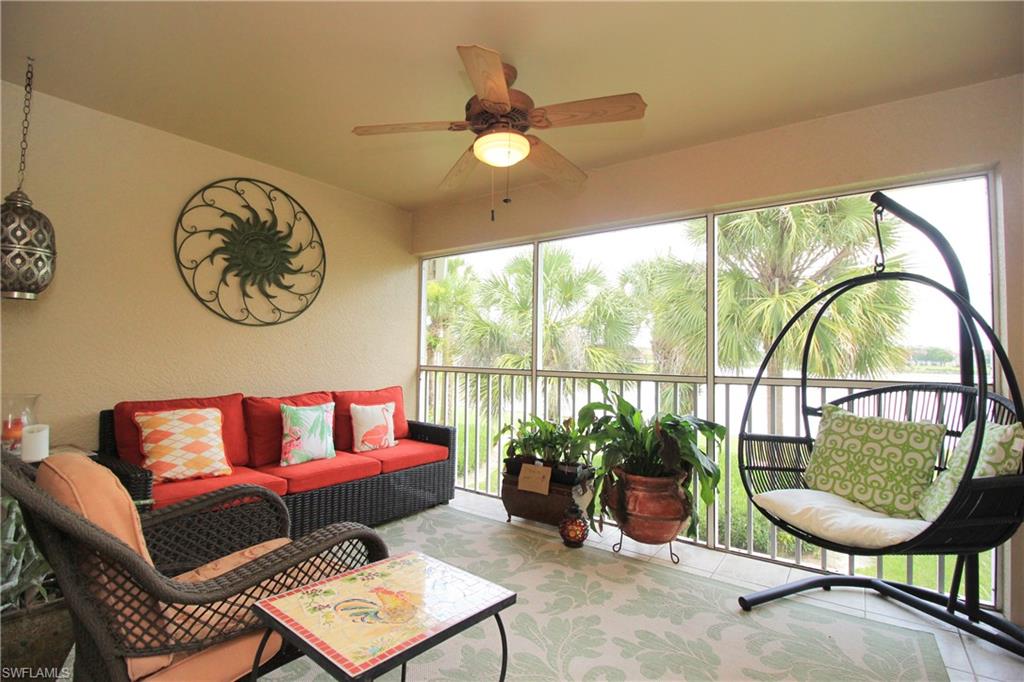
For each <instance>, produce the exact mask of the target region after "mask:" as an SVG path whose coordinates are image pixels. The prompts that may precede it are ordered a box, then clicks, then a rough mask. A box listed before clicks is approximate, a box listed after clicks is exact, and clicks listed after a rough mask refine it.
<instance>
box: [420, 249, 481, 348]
mask: <svg viewBox="0 0 1024 682" xmlns="http://www.w3.org/2000/svg"><path fill="white" fill-rule="evenodd" d="M425 267H426V273H425V275H426V285H425V288H426V291H425V294H426V302H427V309H426V313H427V320H426V330H425V331H426V351H427V357H426V361H427V364H431V365H445V366H447V365H450V364H451V363H452V361H453V360H454V352H455V348H456V339H455V338H454V332H455V329H456V328H457V326H458V324H459V322H460V321H461V320H462V319H463V318H464V317H465V316H466V314H467V313H468V311H469V310H471V309H472V303H473V290H474V288H475V286H476V284H477V281H478V280H477V277H476V275H475V273H474V272H473V268H472V267H471V266H469V265H467V264H466V261H465V260H463V259H462V258H459V257H457V256H452V257H449V258H434V259H431V260H428V261H426V262H425Z"/></svg>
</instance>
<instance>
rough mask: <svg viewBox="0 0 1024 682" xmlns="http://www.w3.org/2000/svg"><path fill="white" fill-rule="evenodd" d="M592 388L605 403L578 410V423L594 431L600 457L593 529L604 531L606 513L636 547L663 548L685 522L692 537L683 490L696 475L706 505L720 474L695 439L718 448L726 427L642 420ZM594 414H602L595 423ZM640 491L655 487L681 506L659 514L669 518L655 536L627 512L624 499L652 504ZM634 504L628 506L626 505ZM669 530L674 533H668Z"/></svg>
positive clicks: (620, 400) (690, 419)
mask: <svg viewBox="0 0 1024 682" xmlns="http://www.w3.org/2000/svg"><path fill="white" fill-rule="evenodd" d="M595 383H597V384H598V385H599V386H600V387H601V391H602V393H603V394H604V402H597V403H590V404H589V405H586V406H584V407H583V409H582V410H580V421H588V422H589V423H592V424H593V425H594V428H593V430H592V433H591V438H592V439H593V441H594V442H595V443H596V444H597V447H598V449H599V451H600V460H599V463H598V467H597V472H596V480H595V495H594V497H593V499H592V500H591V502H590V505H589V508H588V510H587V511H588V512H589V514H590V517H591V519H593V521H592V524H597V525H599V526H600V527H601V528H603V522H604V515H605V514H606V513H607V512H609V511H610V512H611V513H612V515H613V516H614V517H615V519H616V521H617V522H618V523H619V527H620V528H622V530H623V532H624V533H625V534H626V535H629V536H630V537H633V538H634V539H636V540H638V541H640V542H668V541H669V540H671V539H672V538H673V537H675V535H676V534H678V532H679V530H680V528H681V527H682V524H683V523H685V522H686V520H687V519H688V518H689V520H690V521H691V522H690V524H689V527H688V529H687V534H688V535H689V536H690V537H695V536H696V533H697V521H698V518H697V511H696V508H695V506H694V505H693V501H692V499H691V495H690V491H689V489H688V488H687V487H686V486H685V485H684V484H685V483H686V481H687V480H688V479H689V477H690V475H691V474H692V473H694V472H695V473H696V475H697V480H698V482H699V483H700V493H701V499H702V500H703V501H704V503H705V504H709V505H710V504H712V503H713V502H714V499H715V488H716V487H717V485H718V481H719V479H720V477H721V472H720V470H719V468H718V465H717V464H715V462H713V461H712V460H711V459H710V458H709V457H708V456H707V454H706V453H705V452H704V450H702V449H701V445H700V437H703V438H704V440H705V443H711V442H713V441H715V442H721V441H722V440H723V439H724V437H725V427H724V426H721V425H719V424H715V423H714V422H710V421H707V420H704V419H700V418H698V417H694V416H678V415H674V414H666V415H663V416H660V417H659V416H653V417H651V418H649V419H647V418H645V417H644V415H643V413H642V412H641V411H640V410H638V409H637V408H636V407H635V406H634V405H633V404H632V403H630V402H629V401H628V400H626V399H625V398H624V397H623V396H621V395H619V394H618V393H615V392H613V391H609V390H608V387H607V386H606V385H605V384H603V383H601V382H595ZM598 413H603V414H602V415H601V416H600V417H597V414H598ZM652 479H662V480H661V481H660V482H659V481H657V480H652ZM645 485H646V486H653V485H658V487H660V488H662V489H664V490H668V491H669V493H668V494H669V497H670V498H671V497H673V496H674V497H676V498H678V500H679V502H681V506H679V505H670V507H671V508H672V511H666V512H664V513H665V514H667V515H668V516H670V517H673V518H672V519H669V518H666V523H665V524H664V528H663V529H661V530H658V531H654V530H651V532H647V530H649V529H645V528H640V526H641V519H639V518H637V519H634V520H631V519H630V518H629V514H628V513H627V511H626V508H627V503H626V497H627V495H630V496H633V495H634V494H635V496H636V498H637V499H638V500H639V502H640V503H641V504H643V503H644V502H645V501H646V499H650V498H651V496H650V495H648V494H647V493H645V492H644V491H643V490H641V488H642V487H643V486H645ZM631 489H632V490H631ZM662 501H664V500H662ZM634 504H635V502H632V501H631V503H630V505H634ZM662 507H664V505H662ZM677 508H678V510H677ZM655 515H658V514H655ZM637 516H639V515H637ZM675 517H678V518H675ZM673 527H674V528H675V531H674V532H671V529H672V528H673ZM666 529H667V530H666ZM631 531H632V532H633V534H631ZM665 536H667V537H665ZM662 537H663V538H664V539H651V538H662ZM645 538H646V539H645Z"/></svg>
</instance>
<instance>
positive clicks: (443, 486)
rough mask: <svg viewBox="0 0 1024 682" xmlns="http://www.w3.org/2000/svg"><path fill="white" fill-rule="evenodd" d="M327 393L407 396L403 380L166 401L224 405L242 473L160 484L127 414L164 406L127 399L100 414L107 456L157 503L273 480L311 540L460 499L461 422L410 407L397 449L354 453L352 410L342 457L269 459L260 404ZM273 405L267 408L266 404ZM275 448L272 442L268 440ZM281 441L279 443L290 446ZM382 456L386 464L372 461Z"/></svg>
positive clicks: (341, 438) (339, 445)
mask: <svg viewBox="0 0 1024 682" xmlns="http://www.w3.org/2000/svg"><path fill="white" fill-rule="evenodd" d="M396 391H397V393H396ZM324 395H333V396H334V397H335V402H336V405H347V403H345V401H346V400H348V401H349V402H351V400H352V399H353V397H354V398H355V399H358V400H360V401H362V402H369V401H372V400H375V399H376V400H381V399H385V398H389V397H390V398H392V399H393V398H394V397H395V396H397V400H398V401H399V402H400V401H401V389H400V388H399V387H391V388H389V389H381V390H380V391H368V392H335V393H333V394H329V393H326V392H318V393H308V394H302V395H299V396H287V397H285V398H252V397H248V398H245V397H243V396H241V394H232V395H229V396H216V397H213V398H192V399H176V400H170V401H159V405H160V406H161V407H160V409H163V408H164V407H166V409H175V408H176V406H179V405H181V406H188V407H196V406H207V405H215V406H218V407H220V408H221V409H222V413H223V415H224V438H225V449H226V450H227V452H228V456H229V459H230V460H231V464H232V470H233V473H232V475H231V476H219V477H216V478H208V479H201V480H198V481H181V482H173V483H159V482H157V483H154V480H153V474H152V473H151V472H150V471H148V470H147V469H144V468H142V467H141V466H140V465H139V464H140V463H141V452H137V451H138V450H139V446H138V445H137V442H138V441H137V438H133V437H131V436H130V431H127V430H126V425H125V423H124V422H125V416H124V415H125V414H131V411H132V410H133V409H135V407H136V406H138V407H141V409H153V406H154V405H157V403H155V402H153V401H147V402H131V403H119V404H118V406H117V408H115V409H114V410H104V411H102V412H101V413H100V415H99V450H98V453H99V457H98V461H99V462H100V463H102V464H104V465H105V466H107V467H109V468H110V469H111V470H112V471H113V472H114V473H115V474H116V475H117V477H118V478H119V479H120V480H121V482H122V484H123V485H124V486H125V488H126V489H127V490H128V492H129V493H130V494H131V496H132V497H133V498H135V499H137V500H154V506H155V507H157V508H160V507H163V506H167V505H169V504H176V503H178V502H181V501H183V500H186V499H189V498H190V497H192V496H196V495H202V494H207V493H209V492H212V491H214V490H218V489H221V488H224V487H227V486H232V485H259V486H262V487H265V488H267V489H269V490H272V491H273V492H275V493H277V494H278V495H280V496H281V497H282V498H283V500H284V502H285V505H286V506H287V508H288V512H289V514H290V516H291V536H292V537H301V536H303V535H306V534H307V533H310V532H312V531H314V530H316V529H318V528H322V527H324V526H327V525H330V524H332V523H337V522H341V521H354V522H357V523H361V524H365V525H377V524H381V523H384V522H386V521H389V520H391V519H395V518H399V517H402V516H407V515H409V514H413V513H415V512H418V511H422V510H424V509H427V508H429V507H432V506H435V505H438V504H447V502H448V501H449V500H450V499H452V497H453V496H454V493H455V429H453V428H451V427H447V426H439V425H436V424H427V423H424V422H418V421H414V420H405V418H404V412H403V411H396V435H399V431H400V429H401V432H400V437H399V440H398V443H399V445H398V447H396V448H388V449H385V450H380V451H375V452H373V453H358V454H354V453H352V452H349V450H350V449H351V447H352V446H351V435H350V431H349V436H348V441H346V440H345V438H346V436H345V430H344V427H345V425H346V422H345V420H346V419H349V417H348V414H347V411H346V409H347V407H346V409H342V410H339V411H338V412H337V413H336V419H337V421H336V424H337V426H336V437H335V447H336V449H337V454H336V457H335V458H334V459H333V460H319V461H316V462H307V463H305V464H299V465H293V466H290V467H287V468H281V467H278V466H277V463H276V462H270V461H268V458H269V457H273V456H274V455H272V453H269V452H266V451H264V452H262V453H261V452H260V450H259V444H260V443H261V442H262V443H264V444H267V443H268V438H267V434H266V433H261V432H260V430H261V427H266V426H267V423H266V419H267V418H269V416H270V414H267V416H266V418H264V421H263V422H261V421H259V419H260V418H259V417H258V416H257V413H256V411H255V410H253V409H250V408H251V407H252V406H253V405H259V403H258V402H257V401H271V402H270V404H271V405H273V404H274V403H273V401H285V402H286V403H289V404H291V403H295V404H303V400H305V402H306V403H310V402H315V401H316V400H318V399H319V396H324ZM243 399H244V401H247V402H245V403H244V404H245V407H246V409H245V410H242V411H238V410H236V408H235V406H236V403H237V404H242V402H241V401H243ZM263 408H264V412H267V410H266V406H265V405H264V406H263ZM399 416H401V420H402V426H401V427H400V426H399V420H398V417H399ZM406 423H407V424H408V426H407V433H406V427H405V424H406ZM349 428H350V425H349ZM263 430H264V431H265V430H266V429H265V428H264V429H263ZM401 436H405V437H401ZM278 438H279V436H278ZM272 441H273V437H272V436H271V437H270V442H272ZM278 442H279V441H278ZM265 447H270V446H269V444H267V445H265ZM276 447H277V448H278V449H279V447H280V446H279V445H277V446H276ZM373 461H377V462H378V464H377V465H376V466H373V465H372V464H368V462H373Z"/></svg>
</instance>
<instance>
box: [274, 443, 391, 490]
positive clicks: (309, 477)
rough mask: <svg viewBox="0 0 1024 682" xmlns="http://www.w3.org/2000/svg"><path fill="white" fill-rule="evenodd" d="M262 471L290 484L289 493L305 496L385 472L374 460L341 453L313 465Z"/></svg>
mask: <svg viewBox="0 0 1024 682" xmlns="http://www.w3.org/2000/svg"><path fill="white" fill-rule="evenodd" d="M259 471H260V472H261V473H265V474H270V475H271V476H280V477H281V478H283V479H285V480H286V481H288V492H289V493H301V492H305V491H307V490H316V489H317V488H324V487H326V486H329V485H335V484H337V483H348V482H349V481H358V480H359V479H361V478H369V477H371V476H376V475H377V474H379V473H380V472H381V465H380V462H379V461H378V460H376V459H373V458H371V457H363V456H362V455H354V454H352V453H351V452H342V451H341V450H338V451H336V452H335V453H334V457H333V458H331V459H315V460H313V461H312V462H305V463H303V464H293V465H292V466H286V467H283V466H278V465H272V466H265V467H260V468H259Z"/></svg>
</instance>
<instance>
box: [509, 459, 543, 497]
mask: <svg viewBox="0 0 1024 682" xmlns="http://www.w3.org/2000/svg"><path fill="white" fill-rule="evenodd" d="M551 472H552V469H551V468H550V467H546V466H537V465H536V464H532V465H530V466H524V467H523V468H522V469H521V470H520V472H519V481H518V483H517V486H516V487H518V488H519V489H520V490H522V491H523V492H527V493H537V494H539V495H547V494H548V491H549V490H550V489H551Z"/></svg>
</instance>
